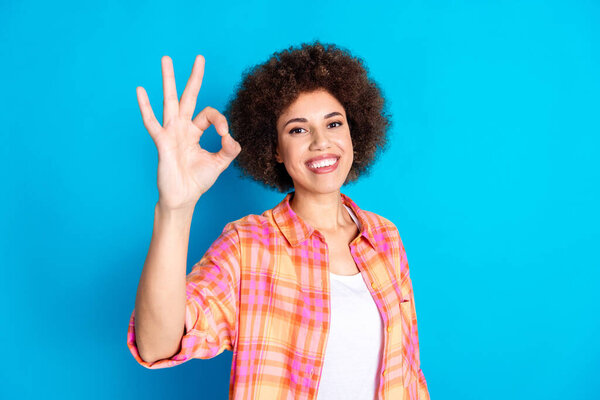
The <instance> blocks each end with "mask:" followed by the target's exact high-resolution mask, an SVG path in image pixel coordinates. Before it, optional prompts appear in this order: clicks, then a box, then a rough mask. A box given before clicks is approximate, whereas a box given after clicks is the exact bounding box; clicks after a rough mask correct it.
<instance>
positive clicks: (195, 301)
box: [127, 192, 429, 400]
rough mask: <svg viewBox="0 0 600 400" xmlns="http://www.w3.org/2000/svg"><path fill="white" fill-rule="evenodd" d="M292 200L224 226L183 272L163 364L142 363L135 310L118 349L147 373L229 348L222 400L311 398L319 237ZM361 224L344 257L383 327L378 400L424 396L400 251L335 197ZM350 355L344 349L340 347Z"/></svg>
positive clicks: (320, 319)
mask: <svg viewBox="0 0 600 400" xmlns="http://www.w3.org/2000/svg"><path fill="white" fill-rule="evenodd" d="M292 194H293V192H292V193H288V194H287V195H286V196H285V198H284V199H283V200H282V201H281V202H280V203H279V204H278V205H277V206H276V207H275V208H273V209H271V210H267V211H265V212H264V213H263V214H262V215H260V216H259V215H248V216H246V217H244V218H241V219H239V220H237V221H233V222H230V223H228V224H227V225H226V226H225V228H224V229H223V232H222V233H221V235H220V236H219V237H218V238H217V240H215V242H214V243H213V244H212V245H211V246H210V248H209V249H208V250H207V252H206V253H205V254H204V256H203V257H202V259H201V260H200V261H199V262H198V263H196V264H195V265H194V266H193V268H192V271H191V272H190V273H189V274H188V275H187V286H186V295H187V301H186V314H185V315H186V316H185V334H184V336H183V338H182V340H181V350H180V352H179V353H177V354H175V355H173V356H172V357H171V358H168V359H163V360H158V361H156V362H153V363H148V362H145V361H143V360H142V359H141V358H140V356H139V353H138V350H137V347H136V343H135V324H134V317H135V310H134V311H133V313H132V315H131V319H130V321H129V330H128V332H127V346H128V347H129V350H130V351H131V353H132V354H133V356H134V358H135V359H136V360H137V361H138V363H140V364H141V365H143V366H144V367H147V368H166V367H173V366H175V365H178V364H181V363H183V362H185V361H188V360H190V359H192V358H203V359H208V358H212V357H215V356H216V355H218V354H220V353H222V352H223V350H230V351H233V359H232V365H231V377H230V384H229V397H230V398H231V399H236V400H237V399H239V400H246V399H290V400H291V399H294V400H304V399H307V400H308V399H311V400H313V399H316V395H317V389H318V387H319V381H320V378H321V371H322V368H323V359H324V354H325V350H326V344H327V337H328V332H329V330H328V329H329V322H330V319H329V313H330V308H329V285H330V283H329V269H328V251H327V244H326V242H325V238H324V236H323V235H322V234H321V233H320V232H319V231H318V230H315V229H314V228H312V227H311V226H309V225H308V224H307V223H305V222H304V221H302V219H300V217H299V216H298V215H297V214H296V213H295V212H294V211H293V210H292V208H291V207H290V204H289V200H290V198H291V196H292ZM341 197H342V201H343V203H344V204H346V205H347V206H349V207H350V208H351V209H352V210H353V211H354V213H355V215H356V216H357V218H358V220H359V222H360V223H361V232H360V235H358V236H357V237H356V238H355V239H353V240H352V242H351V243H350V245H349V247H350V252H351V254H352V257H353V258H354V261H355V262H356V265H357V266H358V269H359V270H360V273H361V274H362V276H363V279H364V280H365V282H366V284H367V287H368V289H369V291H370V292H371V295H372V296H373V299H374V301H375V303H376V305H377V308H378V309H379V312H380V314H381V317H382V319H383V323H384V327H385V330H384V332H383V333H384V335H383V337H384V341H385V347H384V353H383V360H382V362H381V369H380V371H379V374H380V379H379V389H378V391H377V393H378V398H379V399H382V400H383V399H386V400H392V399H411V400H416V399H420V400H425V399H429V393H428V390H427V383H426V381H425V377H424V375H423V372H422V371H421V368H420V361H419V339H418V334H417V316H416V311H415V302H414V295H413V289H412V282H411V279H410V276H409V270H408V263H407V261H406V254H405V252H404V246H403V244H402V241H401V239H400V236H399V233H398V230H397V229H396V227H395V225H394V224H393V223H392V222H390V221H389V220H387V219H385V218H383V217H381V216H379V215H377V214H375V213H372V212H370V211H365V210H361V209H360V208H358V206H357V205H356V204H355V203H354V202H353V201H352V200H351V199H350V198H349V197H348V196H346V195H344V194H341ZM349 350H350V349H349Z"/></svg>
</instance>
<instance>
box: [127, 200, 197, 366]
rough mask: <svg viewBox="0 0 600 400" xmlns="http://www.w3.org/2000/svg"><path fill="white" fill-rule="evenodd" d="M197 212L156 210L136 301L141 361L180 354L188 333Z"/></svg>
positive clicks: (157, 206) (136, 330)
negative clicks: (188, 267)
mask: <svg viewBox="0 0 600 400" xmlns="http://www.w3.org/2000/svg"><path fill="white" fill-rule="evenodd" d="M193 211H194V209H193V208H192V209H186V210H177V211H172V210H166V209H163V208H161V206H160V205H159V203H157V204H156V206H155V209H154V227H153V231H152V239H151V241H150V248H149V250H148V256H147V257H146V261H145V263H144V268H143V270H142V274H141V277H140V282H139V284H138V290H137V295H136V299H135V333H136V344H137V347H138V351H139V354H140V357H142V359H144V361H147V362H153V361H156V360H160V359H163V358H168V357H171V356H172V355H174V354H176V353H177V352H178V351H179V346H180V343H181V338H182V336H183V334H184V329H185V303H186V293H185V286H186V264H187V251H188V242H189V236H190V227H191V222H192V215H193Z"/></svg>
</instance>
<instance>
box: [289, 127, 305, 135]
mask: <svg viewBox="0 0 600 400" xmlns="http://www.w3.org/2000/svg"><path fill="white" fill-rule="evenodd" d="M302 130H304V128H294V129H292V130H290V133H291V134H297V133H302V132H300V131H302Z"/></svg>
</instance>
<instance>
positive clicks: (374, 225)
mask: <svg viewBox="0 0 600 400" xmlns="http://www.w3.org/2000/svg"><path fill="white" fill-rule="evenodd" d="M361 211H362V213H363V216H364V217H365V218H366V220H367V222H368V224H369V227H370V228H371V230H372V231H373V233H380V234H388V235H395V236H398V237H400V234H399V233H398V228H397V227H396V225H395V224H394V223H393V222H392V221H390V220H389V219H387V218H385V217H383V216H381V215H379V214H376V213H374V212H372V211H366V210H361Z"/></svg>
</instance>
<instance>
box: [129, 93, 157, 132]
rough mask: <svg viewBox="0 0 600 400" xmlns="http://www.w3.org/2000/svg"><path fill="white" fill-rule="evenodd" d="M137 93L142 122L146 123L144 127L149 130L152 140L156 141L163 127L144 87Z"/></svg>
mask: <svg viewBox="0 0 600 400" xmlns="http://www.w3.org/2000/svg"><path fill="white" fill-rule="evenodd" d="M135 91H136V93H137V99H138V105H139V106H140V111H141V113H142V121H144V126H145V127H146V129H147V130H148V133H149V134H150V136H152V139H154V138H156V136H157V135H158V132H159V131H160V129H161V126H160V124H159V123H158V121H157V120H156V117H155V116H154V112H153V111H152V106H150V100H148V94H147V93H146V90H145V89H144V88H143V87H141V86H138V87H137V88H136V90H135Z"/></svg>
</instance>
